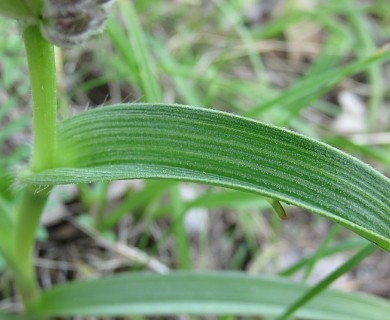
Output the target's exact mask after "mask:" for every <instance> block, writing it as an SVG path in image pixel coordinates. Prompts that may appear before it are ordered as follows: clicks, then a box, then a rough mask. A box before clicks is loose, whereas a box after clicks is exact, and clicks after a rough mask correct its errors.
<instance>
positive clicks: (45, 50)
mask: <svg viewBox="0 0 390 320" xmlns="http://www.w3.org/2000/svg"><path fill="white" fill-rule="evenodd" d="M23 39H24V43H25V47H26V53H27V60H28V68H29V72H30V82H31V94H32V109H33V121H34V127H33V130H34V132H33V134H34V145H33V155H32V161H31V170H33V171H42V170H44V169H49V168H52V167H53V164H54V152H55V142H56V117H57V98H56V76H55V59H54V49H53V45H51V44H50V43H49V42H47V41H46V40H45V39H44V38H43V37H42V35H41V33H40V31H39V28H38V27H37V26H31V27H28V28H26V30H25V31H24V32H23Z"/></svg>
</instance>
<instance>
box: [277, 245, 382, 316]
mask: <svg viewBox="0 0 390 320" xmlns="http://www.w3.org/2000/svg"><path fill="white" fill-rule="evenodd" d="M375 250H376V248H375V247H374V246H373V245H372V244H371V243H370V244H367V245H366V246H365V247H364V248H363V249H361V250H360V251H358V252H357V253H356V254H355V255H353V256H352V257H351V258H350V259H348V260H347V261H346V262H345V263H343V264H342V265H341V266H340V267H338V268H337V269H336V270H335V271H333V272H332V273H331V274H330V275H328V276H327V277H325V278H324V279H323V280H321V281H320V282H319V283H318V284H317V285H315V286H314V287H313V288H311V289H310V290H308V291H307V292H306V293H305V294H303V295H302V296H301V297H300V298H299V299H298V300H297V301H296V302H294V303H293V304H292V305H291V306H290V307H288V308H287V310H286V311H285V312H284V313H283V314H282V315H281V316H280V317H278V318H277V320H287V319H289V317H290V316H292V315H293V314H294V313H295V312H298V310H299V309H301V308H302V307H303V306H304V305H306V304H307V303H308V302H309V301H310V300H312V299H314V298H315V297H316V296H318V295H319V294H320V293H321V292H322V291H323V290H325V289H326V288H327V287H328V286H329V285H330V284H332V283H333V282H334V281H335V280H337V279H338V278H339V277H341V276H342V275H343V274H345V273H347V272H348V271H350V270H351V269H353V268H354V267H356V266H357V265H358V264H359V263H360V262H361V261H362V260H364V259H365V258H367V257H368V256H369V255H371V254H372V253H373V252H374V251H375ZM367 319H371V317H370V318H367Z"/></svg>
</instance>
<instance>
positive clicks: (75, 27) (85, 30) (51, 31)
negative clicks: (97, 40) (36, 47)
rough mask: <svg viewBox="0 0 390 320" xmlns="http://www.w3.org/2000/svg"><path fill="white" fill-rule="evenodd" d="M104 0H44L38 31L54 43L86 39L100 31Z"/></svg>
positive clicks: (67, 45) (73, 43)
mask: <svg viewBox="0 0 390 320" xmlns="http://www.w3.org/2000/svg"><path fill="white" fill-rule="evenodd" d="M109 2H111V1H107V0H45V6H44V10H43V13H42V17H43V20H42V23H41V30H42V33H43V35H44V36H45V37H46V38H47V39H48V40H49V41H51V42H53V43H54V44H55V45H58V46H60V47H69V46H73V45H77V44H80V43H83V42H85V41H86V40H88V39H89V38H91V37H92V36H94V35H96V34H98V33H100V32H101V31H102V30H103V27H104V23H105V21H106V18H107V12H106V8H107V7H106V4H107V3H109Z"/></svg>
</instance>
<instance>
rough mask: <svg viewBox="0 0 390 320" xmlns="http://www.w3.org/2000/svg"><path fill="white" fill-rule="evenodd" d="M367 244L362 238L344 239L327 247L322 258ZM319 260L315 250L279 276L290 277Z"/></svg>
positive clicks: (279, 273)
mask: <svg viewBox="0 0 390 320" xmlns="http://www.w3.org/2000/svg"><path fill="white" fill-rule="evenodd" d="M366 244H367V241H366V240H365V239H362V238H358V239H352V240H344V241H342V242H340V243H338V244H336V245H334V246H332V247H330V248H326V249H325V250H324V251H323V252H322V254H321V258H325V257H328V256H331V255H334V254H338V253H341V252H345V251H349V250H353V249H361V248H363V247H364V246H365V245H366ZM316 260H317V252H314V254H312V255H309V256H307V257H304V258H303V259H301V260H299V261H298V262H296V263H294V264H293V265H292V266H290V267H288V268H286V269H284V270H282V271H280V272H278V275H279V276H284V277H289V276H291V275H292V274H294V273H296V272H298V271H300V270H301V269H303V268H305V267H306V266H308V265H310V264H312V263H313V262H314V263H315V261H316Z"/></svg>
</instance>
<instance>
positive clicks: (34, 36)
mask: <svg viewBox="0 0 390 320" xmlns="http://www.w3.org/2000/svg"><path fill="white" fill-rule="evenodd" d="M23 39H24V43H25V47H26V53H27V60H28V68H29V75H30V82H31V95H32V111H33V135H34V146H33V155H32V161H31V170H32V171H35V172H39V171H41V170H45V169H50V168H52V167H53V164H54V155H55V154H54V152H55V142H56V112H57V102H56V100H57V99H56V79H55V61H54V60H55V59H54V49H53V46H52V45H51V44H49V43H48V42H47V41H46V40H45V39H44V38H43V37H42V36H41V33H40V31H39V28H38V27H37V26H30V27H28V28H26V29H25V30H24V32H23ZM48 194H49V192H48V190H46V191H45V192H37V191H36V190H33V189H31V188H29V187H26V189H25V190H24V195H23V199H22V203H21V205H20V207H19V211H18V216H17V222H16V232H15V247H14V254H13V261H14V270H15V279H16V284H17V288H18V291H19V293H20V294H21V296H22V299H23V303H24V304H28V303H29V302H31V301H33V300H34V299H36V298H37V296H38V286H37V282H36V276H35V270H34V261H33V249H34V242H35V234H36V231H37V228H38V226H39V221H40V217H41V215H42V212H43V209H44V207H45V204H46V201H47V197H48Z"/></svg>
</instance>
